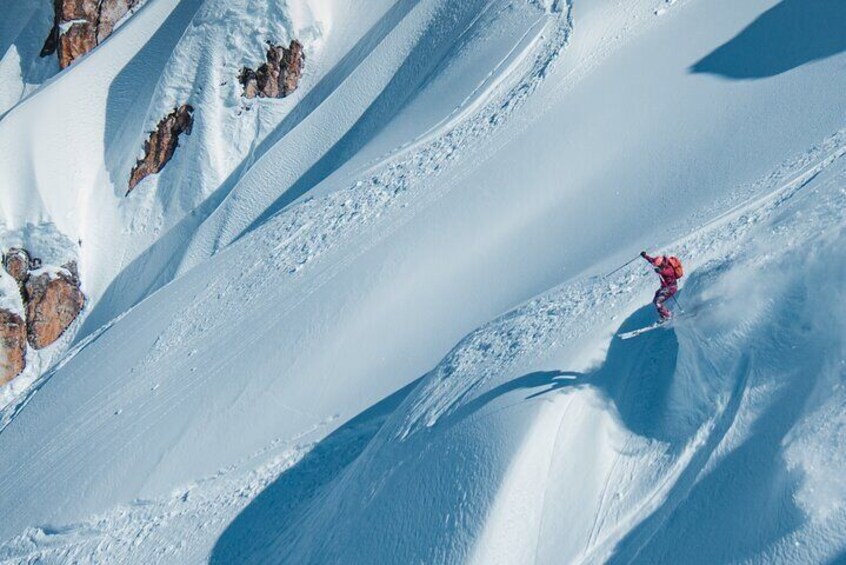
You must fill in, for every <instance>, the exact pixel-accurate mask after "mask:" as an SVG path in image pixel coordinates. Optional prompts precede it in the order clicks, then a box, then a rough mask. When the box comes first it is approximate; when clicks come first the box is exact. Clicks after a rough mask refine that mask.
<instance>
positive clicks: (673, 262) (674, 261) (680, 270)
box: [667, 256, 684, 279]
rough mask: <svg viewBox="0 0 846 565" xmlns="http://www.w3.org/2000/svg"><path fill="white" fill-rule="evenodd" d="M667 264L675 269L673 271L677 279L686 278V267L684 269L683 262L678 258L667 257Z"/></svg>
mask: <svg viewBox="0 0 846 565" xmlns="http://www.w3.org/2000/svg"><path fill="white" fill-rule="evenodd" d="M667 262H668V263H669V264H670V266H671V267H672V268H673V271H675V273H676V278H677V279H680V278H682V277H683V276H684V267H682V264H681V261H680V260H679V258H678V257H674V256H671V257H667Z"/></svg>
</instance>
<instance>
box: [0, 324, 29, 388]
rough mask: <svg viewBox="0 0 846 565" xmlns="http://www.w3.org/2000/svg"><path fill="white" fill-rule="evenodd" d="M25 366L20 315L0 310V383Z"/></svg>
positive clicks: (24, 338) (13, 376) (23, 335)
mask: <svg viewBox="0 0 846 565" xmlns="http://www.w3.org/2000/svg"><path fill="white" fill-rule="evenodd" d="M25 368H26V324H25V323H24V321H23V320H22V319H21V317H20V316H18V315H17V314H15V313H14V312H9V311H8V310H0V385H4V384H6V383H7V382H9V381H11V380H12V379H14V378H15V377H17V376H18V375H20V374H21V373H22V372H23V370H24V369H25Z"/></svg>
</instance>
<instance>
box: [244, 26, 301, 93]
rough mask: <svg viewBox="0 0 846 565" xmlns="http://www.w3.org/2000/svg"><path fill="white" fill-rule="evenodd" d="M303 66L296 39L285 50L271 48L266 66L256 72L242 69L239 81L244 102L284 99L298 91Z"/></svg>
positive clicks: (273, 46)
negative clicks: (252, 99) (246, 100)
mask: <svg viewBox="0 0 846 565" xmlns="http://www.w3.org/2000/svg"><path fill="white" fill-rule="evenodd" d="M304 65H305V54H304V53H303V46H302V44H301V43H300V42H299V41H297V40H296V39H295V40H293V41H291V45H290V47H288V48H287V49H286V48H285V47H283V46H282V45H270V46H269V47H268V49H267V62H266V63H264V64H263V65H261V66H260V67H259V68H258V69H257V70H253V69H251V68H249V67H244V68H243V69H241V73H240V74H239V75H238V80H239V81H240V83H241V86H243V87H244V97H246V98H255V97H257V96H258V97H260V98H284V97H285V96H288V95H289V94H291V93H292V92H294V91H295V90H296V89H297V86H298V85H299V83H300V77H301V76H302V74H303V66H304Z"/></svg>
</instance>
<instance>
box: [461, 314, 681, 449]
mask: <svg viewBox="0 0 846 565" xmlns="http://www.w3.org/2000/svg"><path fill="white" fill-rule="evenodd" d="M655 319H656V315H655V309H654V307H653V306H651V305H649V306H645V307H643V308H641V309H639V310H638V311H636V312H635V313H634V314H632V315H631V316H630V317H629V318H628V319H626V320H625V321H624V322H623V324H622V325H621V326H620V328H619V329H618V330H617V332H616V333H617V334H619V333H624V332H629V331H632V330H636V329H638V328H642V327H645V326H648V325H650V324H652V323H654V322H655ZM678 352H679V342H678V338H677V337H676V332H675V330H674V329H673V328H672V327H668V328H659V329H656V330H654V331H650V332H646V333H643V334H641V335H639V336H637V337H634V338H631V339H627V340H624V339H621V338H619V337H618V336H617V335H616V334H615V336H614V337H613V338H612V340H611V344H610V346H609V348H608V354H607V356H606V359H605V361H604V362H603V364H602V365H601V366H600V367H599V368H597V369H596V370H594V371H591V372H588V373H580V372H574V371H561V370H556V371H538V372H532V373H528V374H526V375H523V376H520V377H517V378H515V379H511V380H509V381H507V382H505V383H503V384H501V385H499V386H497V387H495V388H493V389H491V390H489V391H487V392H485V393H483V394H481V395H479V396H478V397H477V398H475V399H474V400H472V401H470V402H469V403H467V404H466V405H464V406H463V407H462V408H460V409H458V410H457V411H456V412H455V413H454V414H453V415H452V416H451V417H450V418H449V419H450V420H451V422H452V423H458V422H460V421H463V420H465V419H466V418H471V417H483V416H484V414H485V413H486V412H487V411H488V410H495V409H498V408H499V407H501V406H503V405H510V404H513V403H514V402H522V401H524V400H538V399H542V398H545V397H549V396H550V395H551V394H553V393H556V392H563V391H567V390H569V389H574V388H579V387H594V388H596V389H598V390H600V391H601V393H602V394H603V396H605V397H606V398H607V399H608V400H610V401H611V402H613V404H614V405H615V406H616V409H617V412H618V413H619V416H620V418H621V420H622V421H623V423H624V424H625V426H626V427H627V428H628V429H629V430H631V431H632V432H634V433H636V434H638V435H641V436H644V437H648V438H652V439H656V440H659V441H667V442H671V443H673V444H675V445H683V444H684V442H685V441H686V440H687V439H688V438H689V437H690V435H691V434H692V433H693V432H694V431H695V430H696V422H694V421H693V419H692V418H690V417H689V415H685V414H680V413H678V412H677V411H675V410H674V407H673V405H672V404H671V403H670V402H669V397H670V390H671V387H672V385H673V376H674V374H675V371H676V361H677V359H678ZM520 390H525V392H526V393H527V394H526V395H525V396H523V397H522V398H520V399H519V400H515V399H512V398H511V396H512V394H513V393H515V392H516V391H520ZM506 395H508V397H509V399H508V400H507V401H506V400H505V399H504V397H505V396H506Z"/></svg>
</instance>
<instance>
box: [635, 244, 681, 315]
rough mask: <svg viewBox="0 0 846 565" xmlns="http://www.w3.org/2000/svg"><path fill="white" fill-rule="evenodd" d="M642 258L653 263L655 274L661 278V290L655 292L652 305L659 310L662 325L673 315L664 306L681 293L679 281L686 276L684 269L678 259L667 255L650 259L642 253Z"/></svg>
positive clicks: (644, 252)
mask: <svg viewBox="0 0 846 565" xmlns="http://www.w3.org/2000/svg"><path fill="white" fill-rule="evenodd" d="M640 256H641V257H643V258H644V259H646V260H647V261H649V262H650V263H652V265H653V266H654V267H655V272H656V273H658V276H659V277H661V288H659V289H658V290H657V291H656V292H655V298H654V299H653V300H652V303H653V304H654V305H655V308H656V309H657V310H658V315H659V316H661V319H660V323H664V322H666V321H667V320H669V319H670V318H671V317H672V315H673V313H672V312H670V310H669V309H667V307H666V306H664V303H665V302H666V301H667V300H669V299H670V298H672V297H673V296H674V295H675V294H676V293H677V292H678V291H679V287H678V280H679V279H680V278H682V277H683V276H684V269H683V268H682V264H681V261H679V259H678V258H677V257H672V256H670V257H667V256H666V255H659V256H658V257H650V256H649V255H647V254H646V251H641V253H640Z"/></svg>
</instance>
